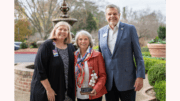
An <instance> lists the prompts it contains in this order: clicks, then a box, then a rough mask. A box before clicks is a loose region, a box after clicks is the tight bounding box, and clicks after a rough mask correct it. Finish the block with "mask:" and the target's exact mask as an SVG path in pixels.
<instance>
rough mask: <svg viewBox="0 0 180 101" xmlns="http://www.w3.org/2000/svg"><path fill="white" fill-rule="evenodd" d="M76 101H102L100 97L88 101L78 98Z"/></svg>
mask: <svg viewBox="0 0 180 101" xmlns="http://www.w3.org/2000/svg"><path fill="white" fill-rule="evenodd" d="M77 101H102V97H100V98H97V99H93V100H89V99H78V98H77Z"/></svg>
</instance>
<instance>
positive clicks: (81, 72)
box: [75, 47, 92, 88]
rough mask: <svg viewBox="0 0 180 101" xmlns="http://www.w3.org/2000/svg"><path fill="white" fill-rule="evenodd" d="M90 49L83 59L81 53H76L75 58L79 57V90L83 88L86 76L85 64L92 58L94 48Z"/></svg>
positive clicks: (76, 67) (76, 68)
mask: <svg viewBox="0 0 180 101" xmlns="http://www.w3.org/2000/svg"><path fill="white" fill-rule="evenodd" d="M88 49H89V52H86V54H85V55H84V57H83V58H81V54H80V51H77V52H76V53H75V56H76V57H77V63H76V65H75V76H76V82H77V86H78V87H79V88H81V86H82V84H83V81H84V75H85V72H84V67H85V64H84V62H85V61H87V60H89V59H90V58H91V50H92V48H90V47H88Z"/></svg>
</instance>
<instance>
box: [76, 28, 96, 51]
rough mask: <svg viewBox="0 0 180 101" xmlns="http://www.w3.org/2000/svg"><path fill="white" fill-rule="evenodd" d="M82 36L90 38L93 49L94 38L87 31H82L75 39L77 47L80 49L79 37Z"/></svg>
mask: <svg viewBox="0 0 180 101" xmlns="http://www.w3.org/2000/svg"><path fill="white" fill-rule="evenodd" d="M80 35H85V36H87V37H88V38H89V46H90V47H93V41H92V36H91V34H90V33H89V32H87V31H85V30H81V31H79V32H77V34H76V37H75V43H76V45H77V47H78V48H79V45H78V37H79V36H80Z"/></svg>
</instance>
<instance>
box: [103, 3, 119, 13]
mask: <svg viewBox="0 0 180 101" xmlns="http://www.w3.org/2000/svg"><path fill="white" fill-rule="evenodd" d="M108 8H116V9H117V10H118V13H119V14H120V9H119V7H118V6H116V5H114V4H110V5H107V6H106V10H107V9H108ZM106 10H105V13H106Z"/></svg>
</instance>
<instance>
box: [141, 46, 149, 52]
mask: <svg viewBox="0 0 180 101" xmlns="http://www.w3.org/2000/svg"><path fill="white" fill-rule="evenodd" d="M141 52H149V48H148V47H142V48H141Z"/></svg>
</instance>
